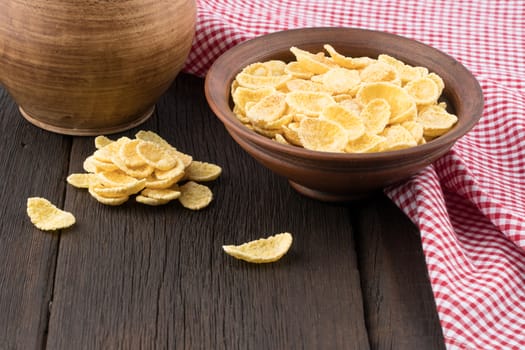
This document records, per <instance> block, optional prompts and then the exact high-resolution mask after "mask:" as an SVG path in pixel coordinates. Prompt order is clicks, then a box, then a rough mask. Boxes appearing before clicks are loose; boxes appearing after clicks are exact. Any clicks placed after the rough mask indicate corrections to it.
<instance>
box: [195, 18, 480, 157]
mask: <svg viewBox="0 0 525 350" xmlns="http://www.w3.org/2000/svg"><path fill="white" fill-rule="evenodd" d="M325 36H334V38H335V39H333V40H330V41H327V40H321V38H325ZM345 36H364V37H366V38H368V39H370V40H378V39H381V40H390V41H391V42H396V43H398V45H399V46H406V47H407V51H410V50H415V49H423V50H425V51H427V52H429V53H430V52H432V53H433V54H434V55H436V56H437V57H438V59H439V60H440V62H441V65H442V66H452V67H454V68H455V69H457V70H459V71H460V72H462V74H463V76H464V78H465V79H464V80H462V84H464V88H465V89H466V90H467V89H468V90H471V91H473V93H474V94H475V96H477V98H475V99H473V100H472V101H466V103H467V107H466V108H463V109H466V111H463V110H460V111H456V113H457V114H458V117H459V118H461V117H460V114H461V115H464V114H465V113H467V112H468V113H469V114H470V118H469V119H468V120H467V122H465V123H458V124H457V125H456V127H454V128H453V129H452V130H450V131H449V132H447V133H446V134H444V135H442V136H440V137H438V138H436V139H434V140H432V141H429V142H427V143H425V144H423V145H418V146H414V147H410V148H405V149H401V150H395V151H383V152H373V153H344V152H321V151H314V150H309V149H305V148H302V147H298V146H293V145H285V144H281V143H278V142H275V141H273V140H272V139H270V138H268V137H266V136H263V135H260V134H258V133H257V132H255V131H253V130H250V129H249V128H247V127H245V126H244V125H243V124H242V123H241V122H240V121H239V120H238V119H237V117H236V116H235V115H234V113H233V111H232V109H231V107H230V104H229V103H230V98H231V96H230V95H231V94H230V86H231V83H232V81H233V79H234V78H235V76H236V75H237V73H238V72H240V71H241V70H242V69H243V68H244V67H245V66H246V65H247V64H249V63H254V62H258V61H261V60H262V58H263V57H267V56H272V55H273V56H275V55H276V54H277V53H278V52H283V50H289V48H290V47H291V46H298V47H300V46H301V45H315V44H320V45H321V46H322V44H330V45H332V46H334V47H337V43H344V42H347V41H345V40H344V39H341V38H344V37H345ZM280 37H284V38H286V39H287V40H288V42H287V43H286V44H284V43H282V42H281V41H275V40H274V39H275V38H280ZM260 47H264V48H265V50H260ZM234 57H237V58H240V59H241V60H243V61H245V62H246V64H244V65H242V66H239V67H237V68H236V70H231V69H230V70H228V69H227V68H228V62H230V61H231V60H232V59H233V58H234ZM265 59H268V58H265ZM405 62H406V61H405ZM407 63H409V62H407ZM216 84H223V85H226V86H227V87H228V89H225V90H224V91H217V89H212V86H218V85H216ZM204 88H205V96H206V99H207V101H208V104H209V106H210V108H211V110H212V111H213V112H214V114H215V115H216V116H217V117H218V118H219V119H220V120H221V121H222V122H223V124H224V126H225V127H226V129H227V130H228V132H229V133H232V132H234V133H236V134H237V135H238V136H239V137H241V138H242V139H244V140H246V141H248V142H252V143H254V144H257V145H258V146H259V147H261V148H264V149H267V150H269V151H272V152H276V153H281V154H287V155H288V156H293V157H296V158H309V159H310V160H316V161H355V162H358V161H371V162H377V161H380V160H385V159H388V160H399V161H403V159H405V158H409V159H411V158H413V157H418V156H421V155H425V154H430V153H435V152H436V151H437V150H439V149H442V148H445V147H448V148H451V147H452V146H453V144H454V143H455V142H456V141H457V140H458V139H459V138H461V137H462V136H464V135H465V134H466V133H467V132H468V131H470V130H471V129H472V128H473V127H474V126H475V125H476V124H477V122H478V121H479V119H480V118H481V115H482V113H483V91H482V89H481V86H480V84H479V82H478V81H477V79H476V78H475V77H474V75H473V74H472V73H471V72H470V71H469V70H468V69H467V68H466V67H465V66H464V65H462V64H461V63H460V62H459V61H457V60H456V59H455V58H453V57H452V56H450V55H448V54H446V53H444V52H443V51H440V50H438V49H436V48H434V47H432V46H429V45H427V44H424V43H422V42H420V41H417V40H414V39H410V38H407V37H403V36H400V35H397V34H393V33H389V32H384V31H377V30H371V29H362V28H353V27H309V28H297V29H287V30H282V31H277V32H272V33H269V34H264V35H261V36H258V37H255V38H253V39H249V40H246V41H244V42H242V43H240V44H238V45H236V46H234V47H232V48H230V49H228V50H227V51H226V52H224V53H223V54H221V56H219V58H217V59H216V60H215V62H214V63H213V64H212V66H211V67H210V69H209V70H208V72H207V74H206V77H205V83H204ZM445 91H448V90H447V86H446V82H445ZM450 97H451V98H452V99H453V100H455V101H457V100H458V99H459V96H450ZM464 112H465V113H464ZM466 117H468V116H466ZM466 117H464V118H466Z"/></svg>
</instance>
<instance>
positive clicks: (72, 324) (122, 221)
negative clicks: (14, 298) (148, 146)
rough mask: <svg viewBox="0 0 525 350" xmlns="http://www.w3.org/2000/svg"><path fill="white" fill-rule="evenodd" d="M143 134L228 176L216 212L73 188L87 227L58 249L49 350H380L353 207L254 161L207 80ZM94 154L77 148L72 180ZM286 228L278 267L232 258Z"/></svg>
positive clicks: (216, 188)
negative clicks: (234, 247)
mask: <svg viewBox="0 0 525 350" xmlns="http://www.w3.org/2000/svg"><path fill="white" fill-rule="evenodd" d="M140 128H143V129H150V130H155V131H157V132H159V133H160V134H161V135H162V136H164V137H166V138H167V139H168V141H170V142H171V143H172V144H174V145H175V146H176V147H177V148H179V149H180V150H182V151H184V152H187V153H190V154H192V155H193V156H194V158H195V159H198V160H203V161H211V162H214V163H217V164H219V165H221V166H222V167H223V170H224V173H223V175H222V176H221V177H220V178H219V179H218V180H216V181H215V182H213V183H211V184H210V186H211V188H212V190H213V192H214V196H215V198H214V201H213V202H212V204H211V206H210V207H208V208H207V209H205V210H202V211H196V212H192V211H189V210H187V209H183V208H182V207H181V206H179V205H178V204H177V203H172V204H169V205H166V206H163V207H145V206H143V205H139V204H136V203H133V202H130V203H127V204H125V205H123V206H121V207H116V208H114V207H105V206H102V205H99V204H97V203H96V202H94V200H92V199H91V198H90V197H89V195H88V194H87V193H86V192H85V191H82V190H77V189H73V188H68V189H67V194H66V199H65V206H66V208H67V209H69V210H71V211H73V212H75V213H76V215H77V219H78V224H77V225H76V226H75V227H74V228H72V229H71V230H70V231H69V232H68V233H67V234H64V235H63V236H62V238H61V242H60V252H59V255H58V261H57V270H56V282H55V292H54V300H53V309H52V315H51V320H50V325H49V336H48V342H47V346H48V348H50V349H72V348H74V349H93V348H123V349H124V348H125V349H137V348H148V349H151V348H170V349H171V348H180V349H253V348H261V349H298V348H325V349H335V348H348V347H349V346H350V347H355V348H356V349H367V348H368V339H367V334H366V329H365V323H364V314H363V306H362V295H361V290H360V283H359V272H358V270H357V259H356V255H355V248H354V242H353V239H352V228H351V224H350V220H349V217H348V215H347V208H346V207H345V206H337V205H328V204H323V203H319V202H316V201H312V200H309V199H306V198H303V197H301V196H299V195H298V194H296V193H295V192H294V191H293V190H292V189H291V188H290V187H289V186H288V184H287V183H286V181H285V180H283V179H282V178H279V177H277V176H275V175H273V174H271V173H270V172H269V171H267V170H266V169H264V168H263V167H262V166H260V165H258V164H257V163H255V162H254V161H253V160H252V159H251V158H250V157H249V156H248V155H247V154H246V153H244V151H242V150H241V149H240V148H239V147H238V146H237V145H236V144H235V143H234V142H233V141H232V140H231V139H230V137H229V136H228V135H227V134H226V132H225V130H224V128H223V127H222V125H221V124H220V123H219V121H218V120H217V119H216V118H215V117H214V116H213V115H212V114H211V112H210V111H209V109H208V107H207V104H206V101H205V99H204V96H203V81H202V80H201V79H198V78H195V77H191V76H187V75H181V76H179V77H178V79H177V81H176V83H175V84H174V85H173V86H172V88H171V89H170V91H168V93H167V94H166V95H165V96H164V97H163V99H162V100H161V101H160V102H159V104H158V109H157V113H156V115H155V117H154V118H152V119H151V120H150V121H148V122H147V123H146V124H145V125H143V126H141V127H140ZM135 131H136V130H133V131H130V132H129V133H127V135H133V133H134V132H135ZM92 151H93V146H92V140H90V139H81V138H76V139H75V140H74V145H73V148H72V157H71V166H70V171H71V172H73V171H79V170H80V168H81V164H82V160H83V159H84V158H85V156H86V155H87V154H89V153H90V152H92ZM282 231H290V232H292V233H293V234H294V237H295V241H294V244H293V247H292V249H291V251H290V252H289V254H288V255H286V256H285V257H284V258H283V259H282V260H281V261H279V262H278V263H275V264H270V265H250V264H247V263H244V262H241V261H237V260H235V259H233V258H231V257H229V256H227V255H225V254H224V253H223V252H222V250H221V246H222V245H223V244H230V243H241V242H244V241H247V240H251V239H255V238H259V237H261V236H265V235H269V234H274V233H278V232H282Z"/></svg>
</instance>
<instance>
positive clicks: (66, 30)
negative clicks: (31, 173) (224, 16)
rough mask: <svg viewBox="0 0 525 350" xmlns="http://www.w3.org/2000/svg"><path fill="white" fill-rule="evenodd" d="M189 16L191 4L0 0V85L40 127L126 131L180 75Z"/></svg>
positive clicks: (191, 22) (189, 35)
mask: <svg viewBox="0 0 525 350" xmlns="http://www.w3.org/2000/svg"><path fill="white" fill-rule="evenodd" d="M195 17H196V4H195V1H194V0H91V1H69V0H3V1H1V2H0V82H1V83H2V84H3V85H4V86H5V88H6V89H7V90H8V91H9V93H10V94H11V96H12V97H13V99H14V100H15V101H16V102H17V104H18V105H19V107H20V111H21V112H22V115H23V116H24V117H25V118H26V119H27V120H29V121H30V122H32V123H33V124H35V125H37V126H39V127H41V128H43V129H46V130H50V131H54V132H58V133H63V134H70V135H97V134H108V133H115V132H119V131H123V130H127V129H129V128H132V127H134V126H137V125H139V124H140V123H142V122H144V121H145V120H146V119H147V118H148V117H150V116H151V114H152V112H153V109H154V105H155V102H156V101H157V99H158V98H159V97H160V96H161V95H162V94H163V93H164V92H165V91H166V90H167V88H168V87H169V86H170V84H171V83H172V82H173V80H174V79H175V77H176V75H177V73H178V72H179V71H180V70H181V69H182V66H183V64H184V61H185V60H186V58H187V55H188V53H189V50H190V48H191V44H192V41H193V37H194V32H195V20H196V18H195Z"/></svg>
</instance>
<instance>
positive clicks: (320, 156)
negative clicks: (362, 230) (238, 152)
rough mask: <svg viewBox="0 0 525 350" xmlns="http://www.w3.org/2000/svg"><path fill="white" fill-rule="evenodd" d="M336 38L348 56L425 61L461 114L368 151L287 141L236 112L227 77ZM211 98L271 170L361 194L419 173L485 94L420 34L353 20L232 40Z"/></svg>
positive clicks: (320, 194) (328, 192)
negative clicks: (418, 137)
mask: <svg viewBox="0 0 525 350" xmlns="http://www.w3.org/2000/svg"><path fill="white" fill-rule="evenodd" d="M324 44H331V45H332V46H333V47H335V48H336V49H337V50H338V51H340V52H341V53H343V54H345V55H347V56H354V57H355V56H368V57H377V56H378V55H379V54H381V53H386V54H389V55H391V56H394V57H396V58H398V59H400V60H402V61H404V62H405V63H408V64H410V65H417V66H423V67H427V68H428V69H429V70H430V71H432V72H435V73H437V74H439V75H440V76H441V77H442V78H443V81H444V82H445V90H444V92H443V97H444V99H445V100H446V102H447V104H448V106H449V108H450V109H451V110H452V112H454V113H455V114H456V115H457V116H458V119H459V120H458V123H457V124H456V125H455V126H454V127H453V129H452V130H450V131H449V132H448V133H446V134H445V135H443V136H441V137H439V138H437V139H434V140H432V141H430V142H427V143H426V144H423V145H419V146H416V147H412V148H407V149H402V150H397V151H389V152H377V153H366V154H349V153H330V152H317V151H311V150H307V149H304V148H301V147H296V146H291V145H283V144H280V143H277V142H275V141H272V140H271V139H269V138H266V137H264V136H261V135H259V134H257V133H256V132H254V131H252V130H250V129H248V128H246V127H245V126H244V125H243V124H242V123H240V122H239V121H238V119H237V118H236V117H235V115H234V114H233V112H232V101H231V98H230V85H231V83H232V81H233V80H234V78H235V76H236V74H237V73H238V72H239V71H240V70H241V69H242V68H243V67H245V66H247V65H248V64H250V63H254V62H259V61H266V60H270V59H280V60H284V61H290V60H294V59H295V58H294V56H293V55H292V54H291V53H290V51H289V49H290V47H291V46H297V47H299V48H302V49H305V50H308V51H311V52H318V51H322V50H323V45H324ZM205 92H206V98H207V100H208V103H209V105H210V107H211V109H212V110H213V112H214V113H215V114H216V115H217V117H218V118H219V119H220V120H221V121H222V122H223V124H224V126H225V127H226V129H227V131H228V132H229V134H230V135H231V136H232V137H233V139H234V140H235V141H236V142H237V143H238V144H239V145H240V146H241V147H242V148H243V149H244V150H245V151H246V152H248V153H249V154H250V155H251V156H253V157H254V158H255V159H256V160H257V161H258V162H260V163H261V164H262V165H264V166H266V167H268V168H269V169H271V170H272V171H273V172H275V173H277V174H279V175H281V176H283V177H286V178H287V179H288V180H289V182H290V184H291V185H292V187H293V188H294V189H295V190H297V191H298V192H299V193H301V194H303V195H306V196H309V197H312V198H315V199H319V200H323V201H345V200H352V199H357V198H361V197H364V196H367V195H369V194H371V193H372V192H374V191H377V190H380V189H382V188H384V187H385V186H388V185H391V184H394V183H397V182H400V181H402V180H405V179H407V178H408V177H410V176H412V175H414V174H416V173H417V172H419V171H420V170H421V169H423V168H424V167H426V166H428V165H429V164H431V163H432V162H434V161H435V160H436V159H438V158H439V157H441V156H443V155H444V154H445V153H446V152H447V151H448V150H449V149H450V148H451V147H452V146H453V145H454V143H455V142H456V141H457V140H458V139H459V138H460V137H462V136H463V135H465V133H466V132H468V131H469V130H470V129H471V128H472V127H473V126H474V125H475V124H476V123H477V121H478V120H479V118H480V117H481V113H482V110H483V94H482V91H481V88H480V86H479V83H478V81H477V80H476V79H475V78H474V77H473V75H472V74H471V73H470V72H469V71H468V70H467V69H466V68H465V67H464V66H463V65H461V64H460V63H459V62H458V61H456V60H455V59H454V58H452V57H450V56H448V55H446V54H445V53H443V52H441V51H439V50H437V49H434V48H432V47H430V46H427V45H425V44H422V43H420V42H417V41H414V40H410V39H407V38H403V37H400V36H396V35H393V34H389V33H384V32H378V31H370V30H363V29H353V28H307V29H295V30H288V31H282V32H277V33H272V34H268V35H264V36H261V37H258V38H255V39H252V40H249V41H246V42H244V43H242V44H240V45H238V46H235V47H233V48H232V49H230V50H229V51H227V52H225V53H224V54H223V55H222V56H221V57H219V58H218V59H217V60H216V61H215V62H214V64H213V65H212V67H211V68H210V70H209V71H208V73H207V76H206V82H205Z"/></svg>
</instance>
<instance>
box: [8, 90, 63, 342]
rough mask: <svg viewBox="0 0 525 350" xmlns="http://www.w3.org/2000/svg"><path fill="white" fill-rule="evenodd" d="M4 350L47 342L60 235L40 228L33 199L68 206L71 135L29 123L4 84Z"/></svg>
mask: <svg viewBox="0 0 525 350" xmlns="http://www.w3.org/2000/svg"><path fill="white" fill-rule="evenodd" d="M0 134H1V135H2V137H1V138H0V150H1V151H0V181H1V191H0V203H2V204H1V205H0V223H1V225H0V315H1V317H0V349H38V348H40V347H41V346H42V344H43V342H44V341H45V332H46V328H47V323H48V305H49V302H50V300H51V298H52V289H53V278H54V269H55V261H56V254H57V251H58V248H57V247H58V243H59V233H44V232H41V231H39V230H38V229H36V228H35V227H34V226H33V225H32V224H31V222H30V221H29V218H28V217H27V214H26V201H27V198H28V197H32V196H40V197H45V198H47V199H49V200H50V201H52V202H53V203H55V204H56V205H57V206H59V207H60V206H62V205H63V199H64V198H63V196H64V193H65V181H64V179H65V176H66V174H67V169H68V163H69V149H70V145H71V139H70V138H69V137H65V136H60V135H55V134H51V133H49V132H46V131H43V130H40V129H38V128H36V127H34V126H33V125H31V124H29V123H28V122H26V121H25V120H24V119H23V118H22V117H21V115H20V114H19V112H18V107H17V106H16V104H15V103H14V101H13V100H12V99H11V98H10V97H9V96H8V95H7V93H6V91H5V90H4V89H2V88H0Z"/></svg>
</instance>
